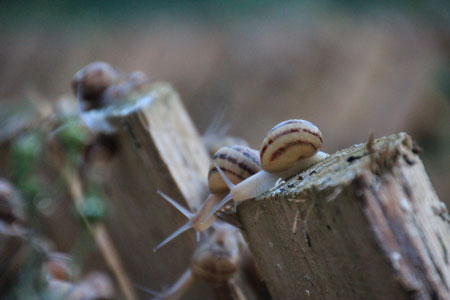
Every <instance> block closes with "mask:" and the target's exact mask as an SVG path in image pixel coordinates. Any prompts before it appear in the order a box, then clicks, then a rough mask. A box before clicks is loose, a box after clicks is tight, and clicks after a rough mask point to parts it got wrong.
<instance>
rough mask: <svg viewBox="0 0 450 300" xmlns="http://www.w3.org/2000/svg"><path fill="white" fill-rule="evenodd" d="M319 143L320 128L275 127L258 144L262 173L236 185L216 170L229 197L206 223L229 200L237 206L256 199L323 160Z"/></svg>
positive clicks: (298, 123)
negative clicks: (259, 146) (227, 189)
mask: <svg viewBox="0 0 450 300" xmlns="http://www.w3.org/2000/svg"><path fill="white" fill-rule="evenodd" d="M322 140H323V139H322V133H321V132H320V130H319V128H317V126H315V125H314V124H313V123H310V122H308V121H305V120H288V121H284V122H282V123H280V124H278V125H276V126H275V127H274V128H272V129H271V130H270V131H269V132H268V133H267V135H266V138H265V139H264V140H263V142H262V144H261V150H260V156H261V165H262V168H263V170H261V171H259V172H258V173H256V174H255V175H253V176H251V177H249V178H247V179H246V180H244V181H242V182H240V183H239V184H236V185H235V184H234V183H233V182H231V181H230V180H228V178H227V175H226V174H225V173H224V172H222V171H221V170H219V168H218V167H217V170H218V173H219V174H220V175H221V176H222V178H223V180H224V182H226V183H227V185H228V187H229V189H230V193H229V194H228V195H227V196H226V197H225V198H223V199H222V200H221V201H220V202H219V203H218V204H217V205H216V206H215V207H214V208H213V209H212V210H211V211H210V213H209V215H208V216H207V217H206V218H205V219H207V218H209V217H210V216H211V215H213V214H215V213H216V212H217V211H218V210H219V209H221V208H222V207H223V206H224V205H225V204H226V203H227V202H228V201H229V200H231V199H233V200H234V203H235V205H237V204H238V203H239V202H242V201H245V200H247V199H251V198H255V197H257V196H259V195H261V194H262V193H264V192H266V191H268V190H269V189H271V188H272V187H273V186H274V185H275V183H276V182H277V181H278V179H279V178H281V179H287V178H289V177H291V176H293V175H295V174H297V173H299V172H300V171H303V170H305V169H307V168H309V167H310V166H311V165H313V164H315V163H316V162H318V161H320V160H322V159H324V158H326V157H327V154H326V153H324V152H321V151H318V150H319V149H320V147H321V145H322Z"/></svg>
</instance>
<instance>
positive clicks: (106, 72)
mask: <svg viewBox="0 0 450 300" xmlns="http://www.w3.org/2000/svg"><path fill="white" fill-rule="evenodd" d="M119 78H120V75H119V73H118V72H117V71H116V70H115V69H114V68H113V67H111V65H109V64H108V63H106V62H102V61H97V62H93V63H90V64H88V65H86V66H85V67H84V68H82V69H81V70H79V71H78V72H77V73H75V75H74V76H73V78H72V81H71V85H72V89H73V92H74V94H75V95H76V96H77V97H78V98H79V99H80V100H81V101H80V109H81V111H88V110H91V109H97V108H100V107H102V106H104V105H105V103H104V101H103V92H104V91H105V90H106V89H107V88H108V87H110V86H111V85H113V84H115V83H117V82H118V81H119Z"/></svg>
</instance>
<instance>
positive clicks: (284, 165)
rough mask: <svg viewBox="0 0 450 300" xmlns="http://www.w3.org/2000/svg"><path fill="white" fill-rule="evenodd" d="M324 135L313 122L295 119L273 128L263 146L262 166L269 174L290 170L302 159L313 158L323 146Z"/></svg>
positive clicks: (261, 154) (261, 153)
mask: <svg viewBox="0 0 450 300" xmlns="http://www.w3.org/2000/svg"><path fill="white" fill-rule="evenodd" d="M322 141H323V139H322V133H321V132H320V130H319V128H318V127H317V126H316V125H314V124H313V123H311V122H308V121H305V120H300V119H294V120H287V121H284V122H281V123H279V124H278V125H276V126H275V127H273V128H272V129H271V130H270V131H269V132H268V133H267V135H266V137H265V138H264V140H263V142H262V144H261V150H260V159H261V166H262V168H263V169H264V170H265V171H268V172H281V171H284V170H287V169H289V168H290V167H291V166H292V165H293V164H294V162H296V161H297V160H299V159H301V158H307V157H310V156H313V155H314V154H315V153H316V152H317V150H319V149H320V147H321V146H322Z"/></svg>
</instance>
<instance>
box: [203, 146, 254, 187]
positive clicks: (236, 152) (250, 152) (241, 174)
mask: <svg viewBox="0 0 450 300" xmlns="http://www.w3.org/2000/svg"><path fill="white" fill-rule="evenodd" d="M214 163H216V164H217V165H218V166H219V167H220V169H222V171H223V172H224V173H225V174H226V175H227V177H228V178H229V179H230V180H231V182H232V183H234V184H238V183H239V182H241V181H242V180H244V179H246V178H248V177H250V176H252V175H253V174H255V173H257V172H259V171H260V170H261V164H260V162H259V153H258V151H256V150H254V149H251V148H248V147H245V146H225V147H222V148H220V149H219V150H218V151H217V152H216V153H215V154H214V155H213V158H212V163H211V165H210V168H209V172H208V185H209V190H210V191H211V193H222V192H225V191H227V190H228V187H227V185H226V183H225V182H224V181H223V179H222V177H221V176H220V174H219V172H218V171H217V169H216V167H215V166H214Z"/></svg>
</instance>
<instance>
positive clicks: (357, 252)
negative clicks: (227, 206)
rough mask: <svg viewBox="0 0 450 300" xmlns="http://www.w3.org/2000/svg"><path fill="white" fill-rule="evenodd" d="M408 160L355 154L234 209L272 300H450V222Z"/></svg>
mask: <svg viewBox="0 0 450 300" xmlns="http://www.w3.org/2000/svg"><path fill="white" fill-rule="evenodd" d="M415 152H416V151H415V149H414V147H413V145H412V142H411V138H410V137H409V136H408V135H407V134H404V133H400V134H394V135H391V136H388V137H385V138H382V139H379V140H376V141H375V142H374V143H373V144H372V143H370V145H369V147H368V146H367V145H366V144H360V145H355V146H352V147H350V148H348V149H345V150H342V151H339V152H337V153H336V154H333V155H331V156H330V157H329V158H327V159H325V160H324V161H322V162H320V163H318V164H316V165H315V166H313V167H312V168H310V169H308V170H306V171H305V172H303V173H300V174H298V175H297V176H294V177H293V178H291V179H289V180H287V181H286V182H283V183H280V184H279V185H278V186H277V187H275V188H273V189H272V190H271V191H269V192H267V193H265V194H264V195H262V196H261V197H259V198H258V199H256V200H251V201H246V202H244V203H243V204H242V205H240V206H239V207H238V216H239V219H240V221H241V222H242V224H243V227H244V231H245V236H246V239H247V241H248V243H249V245H250V249H251V251H252V253H253V255H254V256H255V259H256V263H257V266H258V268H259V270H260V271H261V273H262V275H263V277H264V280H265V282H266V284H267V286H268V288H269V291H270V293H271V295H272V297H273V298H274V299H283V300H284V299H450V290H449V289H450V262H449V261H450V217H449V215H448V212H447V210H446V208H445V205H444V204H443V203H442V202H440V201H439V199H438V198H437V196H436V194H435V192H434V190H433V188H432V186H431V183H430V181H429V179H428V177H427V175H426V172H425V169H424V167H423V164H422V162H421V160H420V158H419V157H418V155H417V154H416V153H415Z"/></svg>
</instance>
